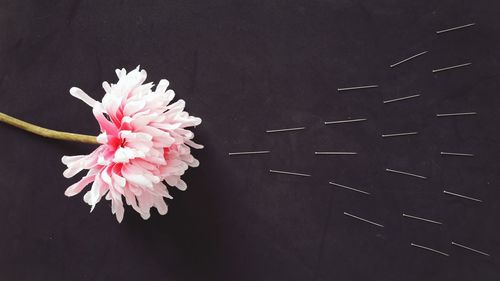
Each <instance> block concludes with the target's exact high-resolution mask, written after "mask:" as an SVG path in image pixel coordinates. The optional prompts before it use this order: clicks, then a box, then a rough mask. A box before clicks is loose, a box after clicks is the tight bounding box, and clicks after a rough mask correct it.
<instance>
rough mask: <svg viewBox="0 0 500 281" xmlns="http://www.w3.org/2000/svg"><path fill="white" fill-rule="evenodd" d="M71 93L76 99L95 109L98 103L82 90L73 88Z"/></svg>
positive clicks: (70, 90)
mask: <svg viewBox="0 0 500 281" xmlns="http://www.w3.org/2000/svg"><path fill="white" fill-rule="evenodd" d="M69 93H70V94H71V95H72V96H74V97H75V98H77V99H80V100H82V101H83V102H84V103H86V104H88V105H89V106H91V107H94V106H95V105H96V104H97V103H98V102H97V101H96V100H95V99H93V98H91V97H90V96H89V95H87V94H86V93H85V92H84V91H82V90H81V89H80V88H77V87H73V88H71V89H69Z"/></svg>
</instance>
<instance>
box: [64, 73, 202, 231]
mask: <svg viewBox="0 0 500 281" xmlns="http://www.w3.org/2000/svg"><path fill="white" fill-rule="evenodd" d="M116 74H117V76H118V82H117V83H116V84H109V83H108V82H104V83H103V88H104V90H105V92H106V93H105V95H104V97H103V99H102V102H98V101H96V100H94V99H93V98H91V97H90V96H88V95H87V94H86V93H84V92H83V91H82V90H81V89H79V88H75V87H74V88H71V89H70V93H71V95H73V96H74V97H76V98H79V99H81V100H82V101H84V102H85V103H87V104H88V105H89V106H91V107H92V111H93V113H94V116H95V118H96V119H97V122H98V123H99V125H100V128H101V134H99V136H98V137H97V141H98V142H99V143H100V144H101V145H100V146H99V147H98V148H97V149H96V150H94V151H93V152H92V153H90V154H89V155H78V156H64V157H63V158H62V162H63V163H64V164H66V165H67V169H66V170H65V171H64V176H65V177H67V178H70V177H73V176H74V175H76V174H77V173H79V172H80V171H82V170H88V172H87V174H86V175H85V176H84V177H83V178H82V179H81V180H80V181H78V182H77V183H75V184H73V185H71V186H70V187H69V188H68V189H66V191H65V194H66V196H74V195H76V194H78V193H80V192H81V191H82V190H83V189H84V188H85V187H86V186H88V185H90V184H92V185H91V188H90V190H88V191H87V192H86V193H85V195H84V197H83V200H84V201H85V202H86V203H87V204H89V205H91V211H92V210H93V209H94V207H95V206H96V204H97V203H98V202H99V201H100V200H101V199H102V197H104V198H105V199H106V200H109V201H111V212H112V213H113V214H116V218H117V220H118V221H119V222H121V221H122V219H123V215H124V207H123V201H124V200H125V203H126V204H127V205H130V206H132V207H133V209H134V210H135V211H137V212H138V213H140V215H141V216H142V218H143V219H148V218H149V217H150V209H151V208H152V207H155V208H156V209H157V210H158V212H159V213H160V214H162V215H164V214H166V213H167V210H168V208H167V204H166V203H165V200H164V198H169V199H171V198H172V197H171V196H170V195H169V193H168V189H167V186H166V185H165V184H164V183H166V184H168V185H170V186H175V187H177V188H178V189H180V190H185V189H186V188H187V185H186V183H185V182H184V181H183V180H182V179H181V176H182V175H183V174H184V172H185V171H186V170H187V169H188V167H197V166H198V165H199V162H198V160H196V159H195V158H194V157H193V155H191V148H203V146H202V145H199V144H196V143H194V142H193V141H192V139H193V137H194V134H193V132H191V131H190V130H188V129H187V128H188V127H192V126H196V125H199V124H200V123H201V119H200V118H197V117H193V116H190V115H189V114H188V113H187V112H186V111H184V106H185V102H184V101H183V100H178V101H176V102H174V103H172V104H170V102H171V101H172V99H173V98H174V96H175V94H174V91H173V90H171V89H167V88H168V85H169V82H168V81H167V80H165V79H163V80H160V82H159V83H158V85H157V86H156V88H155V89H154V91H153V83H146V84H143V83H144V81H145V80H146V76H147V75H146V71H145V70H140V69H139V67H137V68H136V69H134V70H133V71H131V72H129V73H127V72H126V71H125V69H121V70H119V69H117V70H116Z"/></svg>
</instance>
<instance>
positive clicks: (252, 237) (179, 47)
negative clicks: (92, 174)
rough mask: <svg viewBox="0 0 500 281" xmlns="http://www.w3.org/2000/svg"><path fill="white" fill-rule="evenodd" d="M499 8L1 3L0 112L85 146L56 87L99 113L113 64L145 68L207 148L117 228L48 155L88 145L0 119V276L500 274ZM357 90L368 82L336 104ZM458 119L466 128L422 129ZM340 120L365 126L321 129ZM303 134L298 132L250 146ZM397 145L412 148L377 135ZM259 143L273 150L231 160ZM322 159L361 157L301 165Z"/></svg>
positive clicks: (83, 126)
mask: <svg viewBox="0 0 500 281" xmlns="http://www.w3.org/2000/svg"><path fill="white" fill-rule="evenodd" d="M499 11H500V2H498V1H489V2H486V1H455V0H447V1H409V0H408V1H327V0H324V1H318V0H304V1H270V0H267V1H259V2H257V1H207V0H200V1H190V0H168V1H79V0H77V1H0V111H2V112H5V113H7V114H11V115H13V116H16V117H20V118H22V119H24V120H27V121H31V122H34V123H36V124H39V125H42V126H45V127H48V128H52V129H57V130H64V131H73V132H80V133H88V134H97V133H98V126H97V122H96V121H95V120H94V117H93V115H92V114H91V110H90V108H89V107H88V106H87V105H85V104H84V103H82V102H81V101H79V100H77V99H75V98H73V97H71V96H70V95H69V93H68V90H69V88H70V87H72V86H78V87H80V88H82V89H84V90H85V91H86V92H87V93H89V95H91V96H92V97H94V98H96V99H100V98H101V97H102V95H103V92H104V91H103V90H102V88H101V82H102V81H104V80H106V81H110V82H113V81H116V76H115V74H114V70H115V68H118V67H120V68H121V67H125V68H127V69H132V68H135V67H136V66H137V65H139V64H140V65H141V66H142V67H144V68H145V69H146V70H147V71H148V73H149V77H148V81H155V82H158V81H159V79H161V78H168V79H169V80H170V81H171V86H172V88H173V89H174V90H175V91H176V93H177V98H182V99H185V100H186V102H187V110H188V111H189V112H190V113H191V114H193V115H195V116H199V117H201V118H203V123H202V125H201V126H199V127H198V128H196V129H195V133H196V140H197V141H199V142H200V143H202V144H204V145H205V146H206V148H205V149H204V150H202V151H196V152H195V156H197V157H198V158H199V159H200V161H201V166H200V167H199V168H196V169H192V170H189V171H188V172H187V174H186V175H185V176H184V179H185V181H186V182H187V183H188V190H187V191H186V192H180V191H173V196H174V200H170V201H169V202H168V203H169V213H168V214H167V215H166V216H159V215H158V214H157V213H156V212H153V215H152V218H151V219H150V220H148V221H143V220H142V219H141V218H140V217H139V215H138V214H137V213H135V212H133V211H132V210H131V209H130V208H127V209H126V213H125V219H124V221H123V223H122V224H118V223H117V222H116V219H115V217H114V216H113V215H112V214H111V212H110V204H109V202H107V201H104V200H103V201H102V202H101V203H99V204H98V206H97V208H96V209H95V210H94V212H93V213H91V214H89V210H90V207H89V206H87V205H86V204H85V203H84V202H83V201H82V195H78V196H76V197H73V198H69V199H68V198H66V197H65V196H64V194H63V192H64V190H65V188H66V187H67V186H69V185H70V184H72V183H73V182H75V181H77V180H78V177H76V178H74V179H65V178H63V176H62V171H63V170H64V166H63V165H62V164H61V163H60V159H61V157H62V156H63V155H77V154H87V153H89V152H90V151H91V150H92V149H93V148H94V147H92V146H91V145H79V144H72V143H64V142H59V141H52V140H46V139H43V138H40V137H37V136H33V135H30V134H28V133H25V132H22V131H20V130H18V129H15V128H11V127H8V126H6V125H0V136H1V138H0V141H1V146H0V150H1V151H0V153H1V157H2V158H1V159H2V161H1V163H0V188H1V196H0V216H1V221H2V226H1V229H0V279H2V280H30V281H31V280H73V281H78V280H172V281H174V280H204V281H207V280H252V281H255V280H259V281H264V280H287V281H292V280H300V281H303V280H386V281H389V280H410V281H411V280H483V281H488V280H500V262H499V260H498V259H499V256H500V235H499V234H498V233H499V232H500V231H499V230H500V220H499V218H498V217H499V215H500V204H499V199H498V198H500V189H499V187H500V178H499V175H500V173H499V172H500V166H499V165H498V156H499V155H500V143H499V140H500V133H499V130H498V128H499V126H500V125H499V121H500V118H499V113H500V112H499V108H500V91H499V90H500V89H499V88H500V83H499V78H500V77H499V74H500V61H499V50H500V39H499V37H498V34H499V32H500V17H499V16H498V12H499ZM470 22H476V23H477V25H476V26H474V27H470V28H467V29H463V30H461V31H454V32H450V33H446V34H441V35H437V34H436V33H435V31H437V30H439V29H444V28H447V27H453V26H458V25H462V24H467V23H470ZM426 50H427V51H429V53H428V54H426V55H424V56H422V57H419V58H416V59H415V60H412V61H410V62H408V63H404V64H402V65H400V66H398V67H396V68H394V69H390V68H389V65H390V64H392V63H395V62H397V61H399V60H401V59H404V58H406V57H409V56H411V55H414V54H417V53H419V52H421V51H426ZM466 62H472V65H471V66H468V67H464V68H461V69H457V70H452V71H447V72H442V73H439V74H433V73H432V72H431V70H432V69H435V68H439V67H445V66H450V65H454V64H460V63H466ZM368 84H379V85H380V87H379V88H377V89H370V90H360V91H352V92H344V93H339V92H337V88H340V87H349V86H360V85H368ZM418 93H420V94H421V95H422V96H421V97H419V98H416V99H413V100H408V101H404V102H398V103H394V104H388V105H384V104H383V103H382V101H383V100H385V99H390V98H396V97H402V96H407V95H412V94H418ZM462 111H477V112H478V115H477V116H469V117H455V118H436V117H435V114H436V113H448V112H462ZM349 117H351V118H367V119H368V121H366V122H362V123H353V124H344V125H331V126H325V125H323V122H324V121H329V120H341V119H346V118H349ZM298 126H306V127H307V129H306V130H304V131H299V132H290V133H280V134H266V133H265V130H266V129H278V128H287V127H298ZM407 131H418V132H419V134H418V135H417V136H409V137H399V138H391V139H382V138H381V134H383V133H398V132H407ZM262 149H263V150H267V149H269V150H272V153H271V154H269V155H258V156H239V157H229V156H228V155H227V153H228V152H230V151H244V150H262ZM322 150H338V151H356V152H358V153H359V154H358V155H356V156H316V155H314V151H322ZM440 151H451V152H468V153H474V154H475V157H472V158H461V157H442V156H440V154H439V152H440ZM385 168H392V169H396V170H403V171H408V172H414V173H416V174H422V175H425V176H427V177H428V179H427V180H423V179H418V178H412V177H407V176H402V175H395V174H389V173H387V172H385ZM269 169H276V170H285V171H293V172H303V173H310V174H312V175H313V176H312V177H311V178H302V177H294V176H286V175H276V174H270V173H269V172H268V170H269ZM328 181H335V182H338V183H340V184H344V185H348V186H352V187H355V188H359V189H363V190H366V191H368V192H370V193H371V195H370V196H366V195H363V194H359V193H355V192H352V191H349V190H345V189H341V188H338V187H335V186H332V185H329V184H328ZM443 189H447V190H450V191H454V192H457V193H463V194H467V195H471V196H473V197H477V198H481V199H483V200H484V202H483V203H476V202H472V201H467V200H463V199H459V198H455V197H451V196H449V195H446V194H443ZM343 212H349V213H352V214H355V215H358V216H361V217H364V218H367V219H370V220H373V221H375V222H377V223H381V224H383V225H384V226H385V227H384V228H379V227H376V226H372V225H370V224H367V223H363V222H361V221H358V220H355V219H353V218H350V217H347V216H345V215H343ZM403 212H406V213H408V214H412V215H417V216H422V217H426V218H431V219H435V220H438V221H442V222H443V223H444V224H443V225H441V226H440V225H433V224H428V223H424V222H419V221H415V220H410V219H407V218H404V217H403V216H402V213H403ZM451 241H456V242H458V243H462V244H465V245H467V246H471V247H473V248H477V249H480V250H484V251H485V252H488V253H490V254H491V255H492V257H491V258H487V257H484V256H481V255H478V254H475V253H472V252H470V251H467V250H464V249H460V248H457V247H454V246H452V245H451V244H450V242H451ZM412 242H413V243H417V244H421V245H424V246H429V247H431V248H435V249H437V250H440V251H443V252H446V253H449V254H450V257H445V256H441V255H438V254H434V253H431V252H428V251H425V250H422V249H418V248H415V247H411V246H410V243H412Z"/></svg>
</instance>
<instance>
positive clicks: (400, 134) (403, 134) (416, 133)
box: [382, 132, 418, 138]
mask: <svg viewBox="0 0 500 281" xmlns="http://www.w3.org/2000/svg"><path fill="white" fill-rule="evenodd" d="M412 135H418V132H408V133H397V134H385V135H382V137H383V138H389V137H402V136H412Z"/></svg>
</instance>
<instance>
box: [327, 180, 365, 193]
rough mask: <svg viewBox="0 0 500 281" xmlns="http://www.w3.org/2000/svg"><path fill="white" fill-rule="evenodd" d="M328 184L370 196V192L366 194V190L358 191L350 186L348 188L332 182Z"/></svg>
mask: <svg viewBox="0 0 500 281" xmlns="http://www.w3.org/2000/svg"><path fill="white" fill-rule="evenodd" d="M328 183H329V184H331V185H335V186H338V187H342V188H345V189H349V190H352V191H356V192H359V193H363V194H366V195H370V193H369V192H366V191H364V190H360V189H357V188H353V187H349V186H346V185H343V184H338V183H334V182H331V181H330V182H328Z"/></svg>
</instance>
